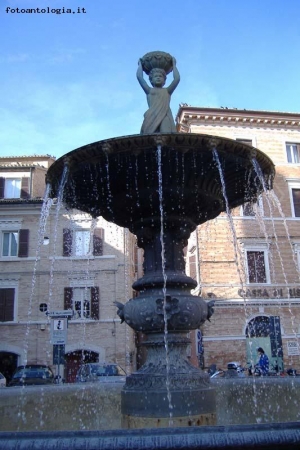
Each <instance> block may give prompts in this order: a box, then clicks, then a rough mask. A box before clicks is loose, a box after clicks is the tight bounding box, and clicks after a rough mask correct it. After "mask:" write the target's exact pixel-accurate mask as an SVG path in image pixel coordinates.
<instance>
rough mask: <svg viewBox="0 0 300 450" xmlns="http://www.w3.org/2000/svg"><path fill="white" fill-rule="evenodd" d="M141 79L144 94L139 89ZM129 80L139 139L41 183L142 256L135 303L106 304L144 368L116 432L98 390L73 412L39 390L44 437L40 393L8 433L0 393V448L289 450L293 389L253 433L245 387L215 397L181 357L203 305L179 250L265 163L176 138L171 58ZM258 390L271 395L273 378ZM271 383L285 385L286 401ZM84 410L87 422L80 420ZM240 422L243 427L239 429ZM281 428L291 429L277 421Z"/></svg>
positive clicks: (155, 59) (92, 152)
mask: <svg viewBox="0 0 300 450" xmlns="http://www.w3.org/2000/svg"><path fill="white" fill-rule="evenodd" d="M143 72H145V73H147V74H149V79H150V82H151V85H152V87H151V86H149V85H148V84H147V83H146V81H145V80H144V77H143ZM171 72H173V81H172V82H171V84H170V85H169V86H168V87H167V88H164V87H163V86H164V83H165V81H166V75H167V74H168V73H171ZM137 78H138V81H139V83H140V85H141V87H142V89H143V90H144V91H145V93H146V95H147V101H148V106H149V109H148V110H147V112H146V113H145V116H144V121H143V124H142V129H141V134H140V135H135V136H125V137H120V138H115V139H108V140H105V141H99V142H95V143H93V144H89V145H86V146H84V147H81V148H79V149H77V150H74V151H72V152H70V153H68V154H66V155H65V156H63V157H62V158H60V159H58V160H57V161H56V162H55V163H54V164H53V165H52V166H51V168H50V170H49V171H48V174H47V182H48V183H49V184H50V187H51V192H50V196H51V197H53V198H54V197H57V196H58V194H59V192H60V190H61V187H62V186H63V187H64V189H63V194H62V195H63V201H64V203H65V204H66V205H67V206H68V207H71V208H76V209H79V210H81V211H85V212H87V213H89V214H91V215H92V216H93V217H98V216H100V215H101V216H103V217H104V218H105V219H106V220H108V221H111V222H114V223H116V224H118V225H120V226H122V227H127V228H128V229H129V230H130V231H131V232H132V233H134V234H135V235H136V236H137V241H138V245H139V246H140V247H141V248H143V249H144V275H143V277H142V278H140V279H139V280H137V281H136V282H135V283H134V285H133V288H134V289H135V290H136V291H137V293H138V295H137V297H135V298H133V299H131V300H129V301H128V302H127V303H125V304H120V303H118V304H117V305H116V306H117V308H118V314H119V316H120V318H121V319H122V321H125V322H126V323H127V324H128V325H129V326H130V327H132V328H133V329H134V330H135V331H141V332H143V333H144V334H145V335H146V336H147V341H146V342H145V343H144V345H145V346H146V348H147V350H148V357H147V360H146V362H145V364H144V365H143V366H142V367H141V368H140V370H138V371H137V372H136V373H133V374H131V375H130V376H128V377H127V380H126V384H125V386H124V387H123V389H122V392H121V412H122V414H121V415H122V419H120V424H121V420H122V425H123V428H124V429H123V430H122V429H112V427H114V423H113V421H114V420H115V421H116V420H117V422H116V423H117V428H120V426H119V425H118V424H119V422H118V415H119V414H118V411H117V410H118V404H119V403H118V402H119V399H120V397H119V396H118V394H117V395H115V393H114V392H107V394H108V395H106V396H105V397H103V396H102V394H101V389H100V388H101V386H100V385H99V386H91V387H90V390H88V391H87V392H85V399H86V398H87V397H88V398H89V400H88V402H87V404H85V406H86V408H85V409H82V404H81V401H82V400H81V393H80V389H81V388H82V387H79V386H76V385H69V386H62V385H58V386H53V387H52V388H53V389H50V388H49V390H45V391H43V392H42V393H41V395H42V397H43V399H44V402H46V405H47V409H46V411H44V412H43V414H44V419H45V424H44V428H42V429H44V430H48V431H43V432H35V431H33V430H35V429H36V420H37V417H39V413H40V411H39V408H40V403H39V395H37V394H36V391H35V390H34V391H32V392H31V394H30V395H28V398H27V399H26V400H25V396H23V400H22V405H23V408H24V409H23V411H22V414H24V417H26V421H25V422H24V424H23V422H22V424H23V425H24V426H23V428H22V431H19V432H17V433H16V432H15V431H14V430H15V428H13V426H14V423H15V421H16V420H18V418H17V413H20V411H19V410H18V411H16V401H17V400H16V399H17V397H18V395H19V393H18V392H16V393H15V395H12V394H11V393H10V392H7V397H6V396H4V397H3V398H2V402H1V412H2V419H5V422H9V423H8V424H7V427H6V428H2V429H6V430H11V432H0V447H1V448H5V449H6V450H16V449H20V448H22V449H29V448H30V449H31V448H35V449H43V450H47V449H48V450H50V449H51V450H52V449H56V450H59V449H65V448H76V449H86V448H89V449H100V448H101V449H102V450H108V449H109V450H111V449H122V450H124V449H128V450H133V449H136V448H139V449H144V450H152V449H153V450H154V449H165V450H175V449H182V448H193V449H207V448H210V449H212V450H217V449H224V450H225V449H227V450H229V449H233V448H234V449H235V450H238V449H243V450H248V449H249V450H250V449H253V448H254V447H255V448H264V449H266V450H271V449H272V450H274V449H282V450H285V449H286V448H289V449H299V445H300V429H299V422H297V421H298V420H299V412H298V408H297V400H295V402H294V403H295V404H294V407H293V408H289V412H291V411H290V410H291V409H293V411H292V412H291V414H290V415H287V414H286V413H285V412H284V411H281V409H280V405H281V404H282V403H284V405H285V401H284V400H286V399H287V398H292V397H293V398H294V399H296V397H297V395H298V391H299V388H298V385H299V383H296V380H295V382H293V383H292V384H291V383H288V380H281V381H283V382H285V383H280V386H277V387H278V392H277V391H276V393H274V389H272V396H273V397H274V398H278V399H279V402H278V403H276V402H275V403H276V404H275V406H274V411H275V412H276V414H277V413H278V414H279V415H278V417H277V416H276V414H275V416H276V417H275V416H274V417H273V416H272V417H273V420H274V421H276V423H273V424H272V423H271V424H270V423H262V424H259V425H258V424H254V420H255V417H253V414H254V416H255V413H253V412H251V411H250V416H251V417H250V416H249V408H251V400H253V395H252V394H253V389H254V386H253V385H251V381H252V380H247V383H246V384H245V383H244V386H243V387H242V386H239V383H234V384H233V383H232V382H231V381H230V380H223V381H230V385H228V386H227V387H226V389H225V390H224V386H223V387H222V390H221V391H220V389H218V388H217V385H216V384H214V387H215V388H216V389H213V387H212V385H213V383H212V384H210V382H209V378H208V376H207V375H206V374H205V373H203V372H202V371H201V370H200V369H199V368H196V367H193V366H192V365H190V363H189V362H188V361H187V359H186V348H187V346H188V345H189V343H190V340H189V338H188V333H189V332H190V331H191V330H194V329H197V328H198V327H199V326H200V325H201V324H202V323H203V322H204V321H205V320H209V318H210V316H211V315H212V313H213V304H212V303H206V302H205V301H204V300H203V299H201V298H199V297H195V296H193V295H191V294H190V290H191V289H192V288H194V287H195V282H194V280H193V279H191V278H190V277H188V276H187V275H186V274H185V271H184V257H183V249H184V247H185V246H186V243H187V239H188V238H189V236H190V233H191V232H192V231H193V230H194V229H195V228H196V227H197V225H199V224H202V223H204V222H206V221H208V220H210V219H213V218H214V217H217V216H218V215H219V214H220V213H221V212H223V211H225V210H226V211H227V212H228V210H229V209H230V208H233V207H236V206H238V205H241V204H243V203H244V202H245V201H247V202H249V201H254V200H255V199H256V198H257V196H258V195H259V194H260V193H261V192H263V191H264V190H265V189H270V188H271V187H272V182H273V178H274V173H275V171H274V165H273V163H272V161H271V160H270V159H269V158H268V157H267V156H266V155H264V154H263V153H262V152H260V151H259V150H257V149H254V148H252V147H249V146H248V145H245V144H242V143H238V142H236V141H233V140H230V139H225V138H219V137H213V136H208V135H200V134H180V133H176V129H175V124H174V121H173V118H172V113H171V110H170V97H171V94H172V92H173V91H174V89H175V88H176V87H177V85H178V83H179V80H180V76H179V72H178V69H177V68H176V60H175V59H174V58H173V57H172V56H171V55H169V54H167V53H164V52H151V53H148V54H146V55H145V56H144V57H143V58H141V59H140V61H139V64H138V70H137ZM253 163H254V164H253ZM258 166H259V169H258ZM62 180H65V181H64V182H62ZM95 339H97V336H95ZM242 381H245V380H242ZM260 381H261V383H258V382H256V383H255V392H256V393H258V392H259V398H264V395H266V386H265V380H264V379H261V380H260ZM268 381H270V383H268V384H270V385H271V387H273V388H274V386H273V383H272V380H268ZM286 381H287V382H286ZM276 384H277V383H276ZM282 384H284V385H286V386H285V388H286V391H284V392H285V394H283V391H282V389H281V388H282V386H281V385H282ZM240 387H242V390H240ZM258 388H259V389H260V390H258ZM267 391H268V393H269V390H268V389H267ZM215 393H217V394H218V395H217V396H215ZM28 394H29V393H28ZM240 396H243V399H244V400H246V404H245V405H244V404H243V405H244V406H243V408H242V413H243V414H239V412H240V411H241V402H240V401H239V400H240ZM247 396H248V397H247ZM216 397H217V399H216ZM273 397H272V400H274V399H273ZM247 398H248V401H247ZM216 400H217V401H216ZM274 401H275V400H274ZM85 402H86V400H85ZM216 403H217V408H216ZM254 403H255V408H256V412H258V408H260V406H262V409H261V411H260V412H261V416H262V417H263V416H264V415H265V416H266V420H267V419H268V418H269V416H270V410H269V409H266V408H265V403H264V402H263V404H262V405H260V404H258V402H257V398H255V402H254ZM271 403H272V402H270V404H269V407H271ZM78 404H79V406H78ZM54 405H55V407H57V406H58V407H59V411H56V410H55V408H54ZM93 405H94V406H93ZM112 405H113V406H112ZM284 405H283V406H284ZM101 408H102V409H101ZM103 408H104V409H103ZM216 409H217V411H218V412H220V409H224V411H222V414H218V422H217V423H218V424H222V426H210V425H213V424H215V423H216ZM282 409H284V408H282ZM104 410H105V411H107V413H108V417H107V418H106V422H105V423H107V421H109V422H112V423H110V426H111V428H110V429H105V430H103V429H102V430H101V429H100V428H101V420H102V419H103V417H102V414H104V413H105V411H104ZM91 411H97V413H98V414H97V413H95V414H94V413H93V414H92V415H91ZM116 411H117V412H116ZM281 412H283V414H281ZM85 413H86V414H87V417H86V419H87V425H86V426H85V430H86V431H82V430H80V431H78V428H77V425H78V420H79V417H78V415H79V414H81V415H82V414H85ZM112 413H113V414H112ZM251 414H252V415H251ZM237 415H239V417H236V416H237ZM221 416H222V417H221ZM232 418H233V421H232ZM27 419H28V420H29V422H28V421H27ZM75 419H76V420H75ZM81 419H84V417H81ZM237 419H238V420H237ZM245 420H246V422H245ZM248 420H250V422H251V424H250V425H243V424H245V423H249V422H248ZM288 420H294V421H295V422H289V423H283V422H287V421H288ZM32 421H33V423H31V422H32ZM232 423H234V424H240V425H232ZM170 425H171V426H170ZM193 425H194V426H193ZM198 425H208V426H201V427H199V426H198ZM151 427H152V428H151ZM125 428H126V429H125ZM128 428H130V429H128ZM132 428H137V429H132ZM141 428H143V429H141ZM145 428H150V429H148V430H147V429H145ZM157 428H159V429H157ZM59 430H63V431H59ZM95 430H96V431H95Z"/></svg>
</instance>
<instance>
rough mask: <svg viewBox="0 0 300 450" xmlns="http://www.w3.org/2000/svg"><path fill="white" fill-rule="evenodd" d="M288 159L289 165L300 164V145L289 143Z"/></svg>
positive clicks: (287, 146)
mask: <svg viewBox="0 0 300 450" xmlns="http://www.w3.org/2000/svg"><path fill="white" fill-rule="evenodd" d="M286 157H287V161H288V163H291V164H300V144H295V143H294V144H293V143H287V144H286Z"/></svg>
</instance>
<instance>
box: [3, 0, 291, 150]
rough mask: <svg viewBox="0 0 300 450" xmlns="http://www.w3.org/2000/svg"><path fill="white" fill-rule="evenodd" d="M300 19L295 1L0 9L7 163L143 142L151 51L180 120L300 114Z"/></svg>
mask: <svg viewBox="0 0 300 450" xmlns="http://www.w3.org/2000/svg"><path fill="white" fill-rule="evenodd" d="M7 7H10V8H12V9H13V8H16V7H19V8H20V9H21V8H40V9H42V8H47V7H50V8H51V9H53V8H63V7H64V8H65V9H67V8H70V9H73V10H75V11H77V8H78V7H79V8H85V10H86V13H82V12H81V13H77V12H76V13H75V14H66V13H65V14H60V15H59V14H43V13H40V14H22V13H19V14H18V13H6V12H5V10H6V8H7ZM299 16H300V2H299V0H285V1H283V0H243V1H241V0H185V1H184V2H179V1H178V2H176V1H175V0H172V1H171V0H164V1H161V2H159V3H153V2H144V1H142V0H127V1H124V0H122V1H121V0H111V1H110V2H108V1H106V2H104V1H103V0H0V42H1V44H0V90H1V102H0V152H1V155H2V156H12V155H16V156H18V155H30V154H50V155H53V156H56V157H59V156H61V155H63V154H64V153H67V152H69V151H71V150H73V149H75V148H77V147H80V146H82V145H85V144H88V143H90V142H94V141H97V140H101V139H106V138H110V137H115V136H123V135H129V134H137V133H139V131H140V127H141V123H142V117H143V114H144V112H145V111H146V109H147V105H146V97H145V94H144V92H143V91H142V89H141V88H140V86H139V84H138V82H137V80H136V75H135V74H136V68H137V61H138V59H139V58H140V57H141V56H143V55H144V54H145V53H147V52H149V51H153V50H163V51H166V52H169V53H171V54H172V55H174V56H175V57H176V59H177V64H178V69H179V72H180V75H181V82H180V84H179V86H178V87H177V89H176V91H175V92H174V94H173V96H172V104H171V106H172V111H173V114H174V116H175V115H176V113H177V110H178V107H179V103H188V104H190V105H192V106H211V107H220V106H227V107H235V108H241V109H244V108H245V109H257V110H270V111H285V112H300V27H299ZM169 78H170V76H169ZM169 82H170V79H169ZM167 83H168V81H167Z"/></svg>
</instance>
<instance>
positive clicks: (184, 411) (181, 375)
mask: <svg viewBox="0 0 300 450" xmlns="http://www.w3.org/2000/svg"><path fill="white" fill-rule="evenodd" d="M143 345H144V346H145V347H146V348H147V353H148V355H147V361H146V362H145V364H144V365H143V366H142V367H141V368H140V369H139V371H138V372H135V373H133V374H132V375H130V376H128V377H127V378H126V383H125V386H124V387H123V390H122V393H121V405H122V406H121V412H122V425H123V427H124V428H136V427H147V428H149V427H157V426H168V425H169V424H170V423H171V424H174V426H189V424H190V425H191V424H193V425H195V426H196V425H198V426H199V425H214V424H216V396H215V390H214V389H213V388H212V387H211V385H210V378H209V375H208V374H207V373H204V372H203V371H202V370H201V369H199V368H196V367H194V366H193V365H191V364H190V363H189V361H188V360H187V358H186V350H187V346H188V345H190V339H189V338H187V337H186V333H179V332H168V333H167V334H166V335H165V336H164V335H163V334H162V333H148V340H147V341H145V342H144V344H143ZM166 348H167V357H166ZM138 424H140V425H138Z"/></svg>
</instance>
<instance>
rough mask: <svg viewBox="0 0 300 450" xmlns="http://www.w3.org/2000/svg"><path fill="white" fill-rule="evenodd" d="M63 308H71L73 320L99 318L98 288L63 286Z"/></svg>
mask: <svg viewBox="0 0 300 450" xmlns="http://www.w3.org/2000/svg"><path fill="white" fill-rule="evenodd" d="M64 297H65V301H64V303H65V304H64V307H65V309H72V311H73V317H72V319H73V320H82V319H94V320H98V319H99V288H98V287H74V288H65V294H64Z"/></svg>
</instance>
